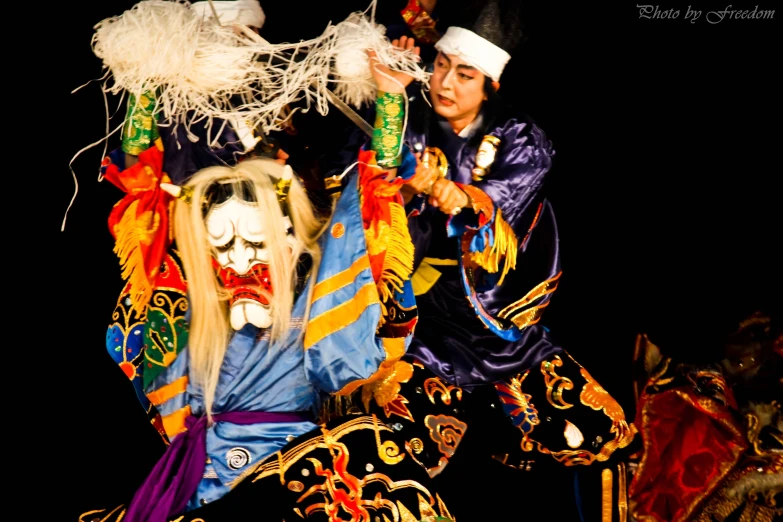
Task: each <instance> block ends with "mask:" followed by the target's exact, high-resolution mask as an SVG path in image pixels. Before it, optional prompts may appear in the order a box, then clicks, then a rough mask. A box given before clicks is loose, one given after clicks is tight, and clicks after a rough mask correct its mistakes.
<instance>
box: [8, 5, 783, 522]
mask: <svg viewBox="0 0 783 522" xmlns="http://www.w3.org/2000/svg"><path fill="white" fill-rule="evenodd" d="M379 1H380V2H381V3H385V2H384V0H379ZM396 3H400V2H399V1H397V2H396ZM403 3H404V2H403ZM132 5H133V2H128V1H124V2H119V1H118V2H101V3H99V2H80V3H78V4H68V5H67V6H59V7H58V9H61V8H62V9H61V11H62V12H56V13H53V14H52V18H51V20H50V21H51V22H52V23H53V24H54V25H55V28H54V30H53V31H52V33H50V34H52V35H54V36H53V41H52V42H51V45H52V51H53V53H52V54H50V58H49V59H48V60H49V61H48V62H47V63H51V67H52V68H53V69H52V70H54V71H56V74H52V75H51V76H47V80H46V81H45V82H42V83H41V84H40V85H41V87H42V89H43V92H41V93H40V94H38V96H40V97H45V98H40V99H42V100H45V103H48V104H51V107H52V110H53V111H54V112H53V113H52V114H54V115H55V116H56V119H55V120H54V126H53V127H54V128H53V134H54V136H55V137H56V139H55V140H54V141H55V143H54V145H55V147H54V149H55V150H54V151H51V148H47V149H44V150H42V149H41V148H36V149H35V150H41V152H40V153H39V152H33V153H32V156H31V157H30V158H29V159H30V160H32V162H33V163H34V164H37V165H44V166H45V170H46V172H47V175H46V183H47V184H48V190H47V191H46V193H47V196H48V197H49V198H51V201H49V202H48V203H47V205H46V207H45V208H46V211H45V214H44V219H43V220H39V221H38V223H39V224H41V223H42V224H43V226H44V227H45V229H46V230H47V233H51V237H52V239H51V242H50V243H49V244H50V245H53V251H54V252H56V253H57V255H56V256H55V257H56V259H55V260H54V261H53V263H54V265H55V266H56V267H57V269H56V270H57V273H58V274H59V275H58V277H57V280H56V285H57V287H56V289H55V295H56V296H57V297H56V299H55V301H54V303H55V304H54V307H53V308H49V307H48V306H47V315H46V319H45V320H41V318H40V317H37V316H36V315H35V310H36V309H38V308H35V307H34V308H33V309H32V313H28V314H27V315H28V316H29V317H33V323H34V326H33V328H35V329H36V330H35V333H36V334H38V333H40V334H46V338H48V339H49V341H47V344H49V346H47V347H42V346H37V347H36V348H35V350H41V351H40V352H38V353H39V354H40V355H34V353H30V354H28V357H32V361H31V364H32V367H33V368H35V367H36V365H38V364H42V363H41V361H44V360H52V361H58V362H57V363H55V364H46V366H47V367H48V368H49V369H52V370H53V371H52V376H51V377H45V378H43V379H41V381H43V384H44V387H45V391H44V392H43V393H42V395H41V397H42V398H41V399H38V400H37V402H38V403H40V401H43V404H42V407H43V410H44V411H45V412H46V415H45V416H43V417H44V418H43V419H41V418H40V417H41V415H37V414H36V417H37V419H36V420H38V421H41V420H43V421H44V422H43V424H44V425H45V426H46V428H45V429H44V430H43V431H44V432H45V433H46V434H47V435H46V441H45V444H47V448H50V450H51V452H50V455H52V456H53V457H54V458H55V462H56V463H57V466H58V469H59V470H60V471H59V472H58V473H57V475H56V477H57V479H56V480H57V487H56V489H62V490H64V491H66V492H67V496H68V499H67V502H66V503H65V504H64V505H63V503H62V502H59V501H58V502H57V506H54V507H55V508H56V509H57V511H58V515H57V516H55V517H54V519H55V520H75V519H76V516H77V515H78V514H79V513H81V512H82V511H84V510H87V509H90V508H93V507H106V506H108V505H113V503H115V502H116V503H118V502H123V501H126V500H128V499H129V498H130V497H129V495H131V494H132V492H133V490H134V488H135V487H136V486H137V485H138V484H139V483H140V482H141V480H142V479H143V478H144V476H145V475H146V473H147V472H148V471H149V469H150V468H151V466H152V465H153V463H154V462H155V460H156V458H157V457H158V456H159V455H160V453H161V452H162V449H163V448H162V444H161V443H160V441H159V440H158V439H157V435H156V434H155V433H154V431H153V430H152V428H151V427H150V426H149V424H148V423H147V421H146V420H145V416H144V413H143V412H142V411H141V409H140V408H139V407H138V406H137V402H136V399H135V396H134V393H133V390H132V389H131V386H130V385H129V384H128V383H127V380H126V378H125V377H124V375H123V374H122V373H121V372H120V370H119V369H118V368H117V367H116V366H115V365H114V364H113V363H112V361H111V359H110V358H109V357H108V355H107V354H106V353H105V347H104V334H105V329H106V326H107V325H108V324H109V321H110V314H111V310H112V309H113V306H114V304H115V300H116V297H117V295H118V292H119V291H120V289H121V286H122V282H121V279H120V275H119V274H120V270H119V263H118V260H117V258H116V256H115V255H114V254H113V253H112V247H113V243H112V239H111V236H110V235H109V232H108V228H107V225H106V220H107V217H108V215H109V211H110V210H111V207H112V205H113V204H114V203H115V202H116V201H118V200H119V199H120V198H121V197H122V193H120V192H119V191H118V190H117V189H116V188H114V187H113V186H112V185H110V184H109V183H108V182H103V183H99V182H98V181H97V175H98V168H99V163H100V159H101V154H102V150H103V146H102V145H101V146H97V147H94V148H92V149H90V150H88V151H86V152H84V153H82V154H81V155H80V156H79V157H78V158H77V159H76V161H75V162H74V164H73V167H74V171H75V173H76V176H77V178H78V182H79V192H78V194H77V196H76V200H75V202H74V205H73V207H72V208H71V210H70V212H69V214H68V220H67V223H66V227H65V231H64V232H61V231H60V225H61V221H62V219H63V216H64V213H65V210H66V208H67V206H68V203H69V201H70V198H71V195H72V193H73V186H74V185H73V179H72V177H71V174H70V171H69V169H68V162H69V161H70V159H71V157H72V156H73V155H74V154H76V152H77V151H78V150H79V149H81V148H82V147H84V146H86V145H89V144H90V143H92V142H95V141H97V140H99V139H100V138H101V137H103V132H104V126H105V121H104V107H103V99H102V96H101V93H100V89H99V87H98V84H97V83H92V84H89V85H87V86H86V87H84V88H82V89H81V90H80V91H78V92H76V93H74V94H71V92H70V91H71V90H73V89H74V88H76V87H78V86H79V85H82V84H83V83H85V82H87V81H88V80H91V79H94V78H98V77H99V76H100V75H101V63H100V60H99V59H98V58H96V57H95V56H94V55H93V54H92V51H91V48H90V38H91V35H92V31H93V29H92V27H93V25H94V24H95V23H97V22H98V21H100V20H102V19H104V18H106V17H109V16H113V15H119V14H121V13H122V12H123V11H124V10H125V9H128V8H129V7H131V6H132ZM366 5H367V4H366V3H365V2H355V1H351V2H318V3H313V4H311V3H305V2H293V1H291V2H275V3H273V4H269V5H263V8H264V10H265V12H266V15H267V21H266V25H265V27H264V29H263V31H262V34H263V35H264V36H266V37H267V38H268V39H269V40H270V41H273V42H279V41H294V40H298V39H300V38H310V37H314V36H316V35H318V34H320V32H321V31H322V30H323V28H324V27H325V24H326V22H328V21H330V20H331V21H332V22H334V23H337V22H339V21H341V20H342V19H344V18H345V16H347V14H348V13H350V12H351V11H352V10H354V9H363V8H364V7H366ZM658 5H659V7H660V9H668V8H670V7H671V8H679V9H680V10H681V12H680V15H679V18H678V19H676V20H662V19H654V20H650V19H640V17H639V11H638V9H637V8H636V7H635V4H633V3H629V4H628V5H626V6H620V5H619V4H618V5H612V6H607V5H605V3H593V2H589V3H585V2H580V3H576V2H574V3H570V2H568V3H566V2H547V3H544V2H538V3H526V4H525V15H526V24H527V27H528V32H529V36H530V39H529V41H528V42H527V43H526V44H525V46H524V47H523V48H522V50H521V52H520V53H518V54H517V55H516V56H515V57H514V59H513V60H512V62H511V63H510V64H509V67H508V68H507V70H506V73H505V75H504V77H503V79H502V82H501V93H502V94H503V95H504V97H506V98H507V99H510V100H511V101H513V102H514V103H515V104H516V105H518V106H520V107H521V108H523V109H525V110H526V111H527V112H528V113H529V114H530V115H531V116H532V117H533V118H534V119H535V120H536V121H537V122H538V123H539V125H540V126H541V127H542V128H543V129H544V130H545V132H546V133H547V134H548V136H549V137H550V138H551V139H552V141H553V143H554V146H555V149H556V151H557V155H556V157H555V163H554V167H553V169H552V173H551V176H550V178H551V181H550V189H551V200H552V201H553V204H554V208H555V212H556V215H557V217H558V224H559V227H560V234H561V249H562V262H563V270H564V273H563V278H562V283H561V286H560V288H559V289H558V291H557V293H556V294H555V297H554V299H553V301H552V304H551V305H550V307H549V310H548V311H547V313H546V314H545V316H544V323H545V324H546V325H547V326H549V327H550V328H551V329H552V330H553V332H555V333H556V334H557V335H558V336H559V337H560V338H561V340H562V342H563V345H564V346H565V347H566V348H567V349H568V350H569V351H570V352H571V353H572V354H573V355H574V356H575V357H576V358H577V360H579V361H580V362H581V363H583V364H584V365H585V366H586V367H587V368H588V369H589V370H590V372H591V373H592V375H593V376H594V377H595V378H596V379H597V380H598V381H599V382H601V383H602V384H603V385H604V387H605V388H607V389H608V391H609V392H610V393H612V394H613V395H615V396H616V397H617V398H618V399H619V400H620V402H621V403H622V404H623V406H624V408H625V409H626V412H627V413H628V414H629V415H632V414H633V400H632V391H631V376H630V363H631V356H632V352H633V344H634V338H635V336H636V334H637V333H639V332H647V333H649V334H650V335H651V337H652V338H653V340H654V341H656V342H657V343H658V344H660V345H661V346H662V347H663V348H664V350H665V351H666V350H669V351H672V352H677V353H678V354H679V355H682V356H686V357H692V358H698V357H702V358H703V357H711V356H712V355H713V354H714V344H713V342H714V339H715V338H716V336H717V335H718V333H720V332H723V331H725V330H726V329H729V328H730V327H731V324H732V321H734V320H736V319H739V317H740V316H741V315H742V314H744V313H746V312H748V311H751V310H752V309H753V308H754V307H758V306H771V305H779V303H778V300H779V296H780V295H781V294H780V290H781V288H782V286H781V276H780V265H781V263H780V256H779V254H777V252H776V250H777V249H778V248H779V246H780V236H781V233H780V229H781V223H783V220H782V219H781V212H780V199H781V197H780V195H781V193H780V191H779V190H778V189H777V178H779V177H780V175H781V174H783V171H782V170H781V168H780V164H779V158H778V154H777V152H778V150H779V146H780V139H781V133H780V130H779V129H780V121H781V120H780V103H779V101H778V97H776V96H774V95H773V93H775V92H781V88H780V87H781V86H780V82H779V80H778V77H779V74H776V72H779V71H776V69H778V70H779V61H778V60H776V58H779V54H776V53H773V49H774V48H778V46H779V44H780V42H779V38H777V35H778V34H779V31H778V30H777V29H778V28H779V25H780V24H779V18H780V17H783V12H780V13H778V12H776V13H775V18H774V19H773V20H729V19H724V20H723V21H722V22H720V23H716V24H709V23H708V22H707V21H706V20H705V19H704V16H705V15H704V14H702V18H701V19H699V20H697V21H696V23H690V22H689V21H686V20H684V15H685V10H686V9H687V4H686V5H679V6H678V4H675V3H672V4H658ZM733 5H734V7H733V8H734V9H738V8H740V7H742V8H750V9H752V8H753V7H754V6H755V5H759V9H772V8H774V5H773V4H772V3H771V2H768V3H767V4H763V3H762V4H755V3H743V4H738V3H734V4H733ZM692 7H693V8H698V9H701V10H703V11H704V12H705V13H706V11H710V10H718V9H723V8H725V7H727V6H726V5H723V4H719V3H717V2H712V3H709V4H707V3H705V4H701V5H699V6H695V5H693V6H692ZM58 17H59V18H58ZM776 64H777V65H776ZM47 67H48V65H47ZM115 104H116V102H115ZM34 127H35V129H36V130H34V131H31V132H33V137H34V139H37V140H40V139H42V138H41V136H40V134H41V126H40V125H37V124H34ZM48 128H49V129H50V131H51V130H52V126H51V125H50V126H48ZM36 135H37V136H38V137H37V138H35V136H36ZM117 145H118V142H117V141H116V140H115V141H113V142H110V147H115V146H117ZM36 154H40V158H39V157H36ZM33 179H36V180H41V179H42V178H41V177H40V176H38V177H35V178H33ZM40 182H41V183H43V181H40ZM35 183H38V182H34V184H35ZM776 256H777V257H776ZM28 291H29V288H28ZM23 295H24V294H23ZM23 299H24V302H26V303H28V305H29V304H33V303H39V301H38V300H36V299H31V298H24V297H23ZM35 306H38V305H35ZM52 318H54V320H55V322H56V323H57V324H56V325H55V326H54V327H53V328H52V329H51V330H49V328H50V326H48V325H50V324H51V323H50V321H51V319H52ZM47 332H51V333H47ZM38 357H40V360H38ZM52 443H54V447H52V446H51V445H52ZM50 478H51V477H50ZM107 499H109V500H107ZM41 507H43V506H41ZM60 508H62V509H60Z"/></svg>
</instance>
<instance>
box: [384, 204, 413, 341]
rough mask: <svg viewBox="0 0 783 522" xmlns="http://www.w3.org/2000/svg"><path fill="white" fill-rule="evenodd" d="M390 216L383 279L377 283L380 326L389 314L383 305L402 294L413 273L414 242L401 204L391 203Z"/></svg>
mask: <svg viewBox="0 0 783 522" xmlns="http://www.w3.org/2000/svg"><path fill="white" fill-rule="evenodd" d="M389 214H390V216H391V223H390V226H389V230H388V232H389V234H388V240H387V242H386V255H385V256H384V258H383V270H381V277H380V279H379V280H378V282H377V287H378V295H379V296H380V298H381V310H382V314H381V320H380V322H379V324H378V326H383V325H384V323H385V322H386V315H387V314H388V311H387V309H386V306H385V305H384V304H383V303H385V302H386V301H387V300H389V299H390V298H391V297H392V296H393V295H394V292H402V285H403V283H404V282H405V281H407V280H409V279H410V278H411V274H412V273H413V240H412V239H411V234H410V232H409V231H408V218H407V216H406V215H405V208H404V207H403V206H402V205H400V204H399V203H389Z"/></svg>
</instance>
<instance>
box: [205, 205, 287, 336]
mask: <svg viewBox="0 0 783 522" xmlns="http://www.w3.org/2000/svg"><path fill="white" fill-rule="evenodd" d="M263 223H264V221H263V220H262V215H261V211H260V210H259V209H258V206H257V205H256V204H255V203H254V202H249V201H244V200H242V199H240V198H238V197H237V196H236V195H233V196H231V197H230V198H229V199H228V200H226V201H224V202H222V203H219V204H217V205H215V206H214V207H212V208H211V209H210V211H209V213H208V214H207V217H206V227H207V234H208V239H209V243H210V244H211V245H212V246H213V247H214V249H215V253H214V257H213V265H214V267H215V269H216V271H217V275H218V278H219V279H220V281H221V283H222V284H223V286H224V287H225V289H226V290H228V291H229V292H231V299H230V301H229V305H230V307H231V310H230V320H231V327H232V328H233V329H235V330H240V329H241V328H242V327H244V326H245V325H246V324H247V323H251V324H253V325H255V326H257V327H259V328H268V327H269V326H271V324H272V295H273V288H272V282H271V279H270V273H269V258H270V256H269V253H270V251H269V247H270V246H269V245H268V239H269V238H268V237H267V234H266V233H265V230H264V225H263ZM284 224H285V229H286V230H285V231H284V233H285V234H287V241H286V243H287V244H286V245H285V246H286V247H288V248H290V249H291V251H292V250H293V247H294V245H295V244H296V238H295V237H294V235H293V229H292V227H291V220H290V219H289V218H288V216H285V217H284Z"/></svg>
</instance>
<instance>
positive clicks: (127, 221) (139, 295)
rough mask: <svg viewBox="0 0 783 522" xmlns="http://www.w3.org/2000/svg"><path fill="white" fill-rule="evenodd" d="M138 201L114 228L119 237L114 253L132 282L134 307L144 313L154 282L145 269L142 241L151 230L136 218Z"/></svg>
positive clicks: (125, 274) (125, 276)
mask: <svg viewBox="0 0 783 522" xmlns="http://www.w3.org/2000/svg"><path fill="white" fill-rule="evenodd" d="M138 203H139V202H138V201H134V202H133V203H131V204H130V206H129V207H128V209H127V210H126V211H125V213H124V214H123V215H122V219H121V220H120V222H119V224H117V226H116V227H115V229H114V231H115V236H116V237H117V241H116V243H115V245H114V253H115V254H117V256H118V257H119V258H120V266H121V267H122V279H123V280H124V281H128V282H130V284H131V292H130V299H131V303H132V308H135V309H136V311H137V312H138V313H139V314H143V313H144V309H145V307H146V306H147V303H148V302H149V300H150V298H151V297H152V283H151V282H150V280H149V279H148V278H147V274H146V272H145V270H144V257H143V255H142V253H141V242H142V240H143V238H144V237H145V236H146V235H147V234H148V233H149V231H148V230H147V229H146V228H145V227H143V226H142V224H141V223H139V222H138V220H137V219H136V208H137V207H138ZM156 217H157V216H156Z"/></svg>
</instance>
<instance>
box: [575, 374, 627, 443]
mask: <svg viewBox="0 0 783 522" xmlns="http://www.w3.org/2000/svg"><path fill="white" fill-rule="evenodd" d="M579 373H581V374H582V377H584V379H585V381H587V382H586V383H585V385H584V387H582V392H581V393H580V394H579V400H580V401H581V402H582V404H584V405H585V406H589V407H590V408H592V409H594V410H596V411H603V412H604V414H606V416H607V417H609V418H610V419H611V420H612V429H611V430H610V432H611V433H614V434H615V435H616V437H615V438H621V439H622V438H625V437H627V436H628V432H629V428H628V423H627V422H626V420H625V412H623V408H622V407H621V406H620V404H619V403H618V402H617V401H616V400H615V399H614V397H612V396H611V395H609V392H607V391H606V390H605V389H604V388H603V387H602V386H601V385H600V384H598V383H597V382H596V381H595V379H593V377H592V376H591V375H590V374H589V373H587V370H585V369H584V368H581V367H580V368H579Z"/></svg>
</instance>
